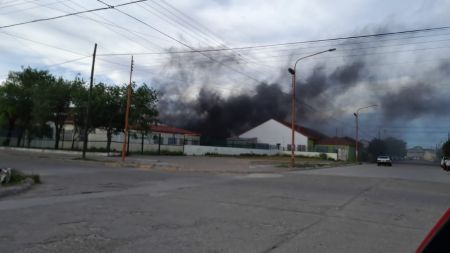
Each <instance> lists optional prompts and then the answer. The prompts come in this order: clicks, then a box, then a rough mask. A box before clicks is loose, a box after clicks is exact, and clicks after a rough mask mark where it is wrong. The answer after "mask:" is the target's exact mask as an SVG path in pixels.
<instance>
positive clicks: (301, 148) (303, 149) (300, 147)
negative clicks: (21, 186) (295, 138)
mask: <svg viewBox="0 0 450 253" xmlns="http://www.w3.org/2000/svg"><path fill="white" fill-rule="evenodd" d="M297 150H298V151H306V145H297Z"/></svg>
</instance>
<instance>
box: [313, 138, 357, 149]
mask: <svg viewBox="0 0 450 253" xmlns="http://www.w3.org/2000/svg"><path fill="white" fill-rule="evenodd" d="M316 144H317V145H342V146H351V147H354V146H355V140H352V139H351V138H349V137H344V138H340V137H331V138H324V139H321V140H318V141H317V143H316Z"/></svg>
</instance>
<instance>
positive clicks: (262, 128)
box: [239, 119, 326, 151]
mask: <svg viewBox="0 0 450 253" xmlns="http://www.w3.org/2000/svg"><path fill="white" fill-rule="evenodd" d="M294 135H295V144H296V146H297V147H296V148H295V150H296V151H313V149H314V145H315V142H316V141H317V140H318V139H321V138H324V137H326V136H325V135H323V134H321V133H319V132H317V131H314V130H312V129H308V128H305V127H301V126H298V125H296V126H295V132H294ZM239 138H246V139H249V138H256V140H257V142H258V143H267V144H270V145H276V146H278V149H279V150H291V143H292V130H291V126H290V124H288V123H286V122H282V121H278V120H275V119H270V120H268V121H266V122H264V123H262V124H261V125H259V126H256V127H254V128H252V129H250V130H248V131H246V132H245V133H243V134H241V135H239Z"/></svg>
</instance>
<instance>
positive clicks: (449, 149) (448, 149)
mask: <svg viewBox="0 0 450 253" xmlns="http://www.w3.org/2000/svg"><path fill="white" fill-rule="evenodd" d="M442 154H443V155H444V156H446V157H450V140H447V142H445V143H444V145H442Z"/></svg>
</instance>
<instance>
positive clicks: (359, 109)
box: [353, 105, 379, 162]
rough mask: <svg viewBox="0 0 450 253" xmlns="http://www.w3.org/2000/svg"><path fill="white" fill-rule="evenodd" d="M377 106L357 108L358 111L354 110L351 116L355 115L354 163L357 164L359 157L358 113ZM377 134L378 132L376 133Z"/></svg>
mask: <svg viewBox="0 0 450 253" xmlns="http://www.w3.org/2000/svg"><path fill="white" fill-rule="evenodd" d="M376 106H377V105H369V106H366V107H361V108H358V110H356V112H355V113H353V115H355V120H356V140H355V156H356V162H359V157H358V133H359V111H361V110H363V109H367V108H371V107H376ZM378 133H379V131H378Z"/></svg>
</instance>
